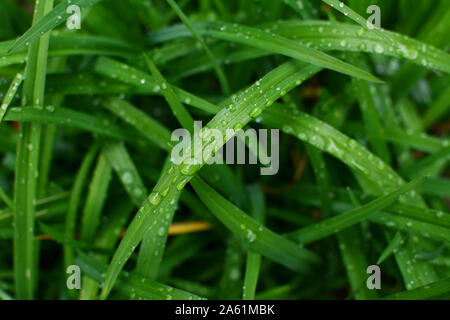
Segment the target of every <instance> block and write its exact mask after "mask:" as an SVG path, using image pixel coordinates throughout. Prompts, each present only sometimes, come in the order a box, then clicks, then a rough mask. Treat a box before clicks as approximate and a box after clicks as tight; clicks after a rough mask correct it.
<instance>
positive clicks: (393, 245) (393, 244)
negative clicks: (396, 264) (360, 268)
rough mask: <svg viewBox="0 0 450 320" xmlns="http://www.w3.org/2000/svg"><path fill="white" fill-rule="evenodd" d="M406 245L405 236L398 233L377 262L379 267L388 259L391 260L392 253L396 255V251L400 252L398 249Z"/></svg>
mask: <svg viewBox="0 0 450 320" xmlns="http://www.w3.org/2000/svg"><path fill="white" fill-rule="evenodd" d="M403 243H404V241H403V236H402V233H401V232H397V233H396V234H395V236H394V237H393V238H392V240H391V241H390V242H389V245H388V246H387V247H386V249H384V250H383V252H382V253H381V254H380V257H379V258H378V260H377V265H380V264H381V263H383V262H384V261H385V260H386V259H387V258H389V257H390V256H391V255H392V253H394V251H395V250H398V248H399V247H400V246H401V245H402V244H403Z"/></svg>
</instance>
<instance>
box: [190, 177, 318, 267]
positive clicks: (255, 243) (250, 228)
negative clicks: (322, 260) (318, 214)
mask: <svg viewBox="0 0 450 320" xmlns="http://www.w3.org/2000/svg"><path fill="white" fill-rule="evenodd" d="M191 184H192V186H193V188H194V190H195V192H196V193H197V194H198V195H199V197H200V199H201V200H202V201H203V202H204V204H205V205H206V206H207V207H208V208H209V210H210V211H211V212H212V213H213V214H214V215H215V216H216V217H217V219H219V220H220V221H221V222H222V223H223V224H224V225H225V226H226V227H227V228H229V229H230V230H231V232H233V233H234V234H235V235H236V236H237V237H238V238H239V239H240V240H241V241H243V242H244V243H246V244H247V245H248V247H249V248H250V249H252V250H254V251H256V252H258V253H260V254H261V255H264V256H265V257H267V258H269V259H271V260H273V261H276V262H277V263H280V264H282V265H284V266H286V267H288V268H291V269H294V270H298V271H305V270H307V269H308V265H307V263H308V262H314V261H317V260H316V259H317V258H316V257H315V255H314V254H312V253H311V252H309V251H307V250H306V249H303V248H299V247H298V246H297V245H295V244H294V243H293V242H290V241H289V240H287V239H285V238H283V237H281V236H280V235H278V234H276V233H274V232H273V231H271V230H269V229H267V228H266V227H263V226H262V225H261V224H260V223H259V222H257V221H256V220H255V219H253V218H251V217H250V216H248V215H246V214H245V213H244V212H243V211H241V210H240V209H238V208H237V207H235V206H234V205H233V204H232V203H230V202H228V201H227V200H226V199H224V198H223V197H222V196H221V195H220V194H218V193H217V192H216V191H215V190H214V189H212V188H211V187H210V186H208V185H207V184H206V183H205V182H203V181H202V180H201V179H200V178H198V177H195V178H194V179H193V180H192V182H191Z"/></svg>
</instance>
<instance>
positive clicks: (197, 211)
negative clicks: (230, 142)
mask: <svg viewBox="0 0 450 320" xmlns="http://www.w3.org/2000/svg"><path fill="white" fill-rule="evenodd" d="M411 2H412V1H410V0H398V1H390V0H378V1H376V0H370V1H369V0H348V1H344V2H339V1H335V0H322V1H320V0H300V1H295V0H284V1H279V0H277V1H273V0H239V1H238V0H227V1H225V0H197V1H193V0H179V1H174V0H166V1H155V0H103V1H102V0H71V1H67V0H61V1H57V0H54V1H53V0H37V1H36V3H34V1H31V0H28V1H27V0H21V1H19V0H2V1H1V2H0V101H1V105H0V160H1V163H2V165H1V167H0V298H1V299H36V298H38V299H188V300H192V299H448V298H449V297H450V269H449V268H450V250H449V247H448V243H449V240H450V214H449V213H448V212H449V210H450V209H449V198H450V182H449V178H448V177H449V170H448V169H449V168H448V160H449V159H450V137H449V133H448V132H449V125H450V119H449V109H450V86H449V83H450V82H449V80H450V76H449V72H450V56H449V55H448V54H447V52H448V49H449V45H450V42H449V41H448V39H449V37H448V32H449V31H450V2H449V1H448V0H440V1H438V0H435V1H428V0H422V1H414V4H413V5H412V3H411ZM373 4H376V5H378V6H379V7H380V10H381V11H380V12H381V25H382V29H373V30H371V29H369V28H367V26H366V23H365V19H366V18H367V17H368V14H367V13H366V9H367V7H368V6H370V5H373ZM69 5H78V6H79V8H80V9H81V12H82V20H81V29H79V30H69V29H68V28H67V27H66V21H67V19H69V18H70V16H71V13H67V11H66V9H67V7H68V6H69ZM388 30H389V31H388ZM194 120H202V121H203V123H204V126H207V127H208V128H214V129H218V130H220V131H222V132H225V130H226V129H236V130H238V129H240V128H255V129H258V128H270V129H279V130H280V132H281V133H280V171H279V172H278V173H277V174H276V175H274V176H261V175H260V174H259V169H260V166H259V165H204V164H203V163H201V164H198V165H174V164H172V163H171V162H170V152H171V149H172V147H173V145H174V144H173V142H171V141H170V137H171V132H172V131H173V130H175V129H177V128H180V127H183V128H186V129H188V130H192V128H193V121H194ZM225 142H226V141H212V142H211V145H212V146H213V147H214V149H215V150H218V149H219V148H220V147H222V146H223V144H224V143H225ZM193 222H194V225H195V226H197V227H199V226H200V227H202V226H203V228H200V229H195V228H194V230H191V231H189V230H187V227H188V226H189V223H191V224H192V223H193ZM174 223H175V224H174ZM171 225H172V227H173V226H174V225H177V226H181V228H182V229H184V230H185V232H183V233H180V232H175V231H171V232H169V227H170V226H171ZM170 230H173V228H172V229H170ZM71 265H78V266H80V268H81V275H82V276H81V290H69V289H68V288H67V285H66V281H67V278H68V276H69V274H67V273H66V268H67V267H68V266H71ZM370 265H379V266H380V270H381V284H382V285H381V289H379V290H370V289H368V287H367V285H366V280H367V279H368V277H369V276H370V274H368V273H367V267H368V266H370Z"/></svg>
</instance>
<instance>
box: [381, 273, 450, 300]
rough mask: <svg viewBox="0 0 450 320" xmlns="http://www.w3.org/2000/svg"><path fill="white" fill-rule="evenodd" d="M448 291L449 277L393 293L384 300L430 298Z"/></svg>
mask: <svg viewBox="0 0 450 320" xmlns="http://www.w3.org/2000/svg"><path fill="white" fill-rule="evenodd" d="M449 291H450V279H449V278H447V279H443V280H440V281H436V282H433V283H430V284H427V285H425V286H422V287H419V288H415V289H413V290H409V291H403V292H399V293H394V294H392V295H389V296H387V297H384V299H386V300H423V299H432V298H436V297H438V296H440V295H443V294H447V293H448V292H449Z"/></svg>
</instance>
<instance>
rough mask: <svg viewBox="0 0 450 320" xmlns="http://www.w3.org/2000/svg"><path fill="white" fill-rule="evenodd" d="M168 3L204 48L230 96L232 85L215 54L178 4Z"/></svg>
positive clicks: (168, 1) (170, 0) (168, 0)
mask: <svg viewBox="0 0 450 320" xmlns="http://www.w3.org/2000/svg"><path fill="white" fill-rule="evenodd" d="M167 3H168V4H169V5H170V6H171V7H172V9H173V10H174V11H175V13H176V14H177V15H178V17H179V18H180V19H181V21H183V23H184V24H185V25H186V27H187V28H188V29H189V31H191V32H192V34H193V35H194V37H195V38H196V39H197V41H198V42H199V43H200V45H201V46H202V48H203V50H205V52H206V54H207V55H208V57H209V59H210V60H211V62H212V64H213V66H214V70H215V71H216V74H217V78H218V79H219V82H220V85H221V87H222V90H223V92H224V93H225V94H226V95H229V94H230V93H231V90H230V85H229V84H228V80H227V77H226V75H225V73H224V72H223V69H222V67H221V66H220V64H219V63H218V61H217V59H216V58H215V57H214V54H213V53H212V52H211V50H210V49H209V48H208V46H207V45H206V43H205V41H204V40H203V39H202V37H201V36H200V35H199V34H198V33H197V31H195V29H194V27H193V26H192V24H191V22H190V21H189V18H188V17H187V16H186V15H185V14H184V12H183V10H181V8H180V7H179V6H178V5H177V3H176V2H175V1H174V0H167Z"/></svg>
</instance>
